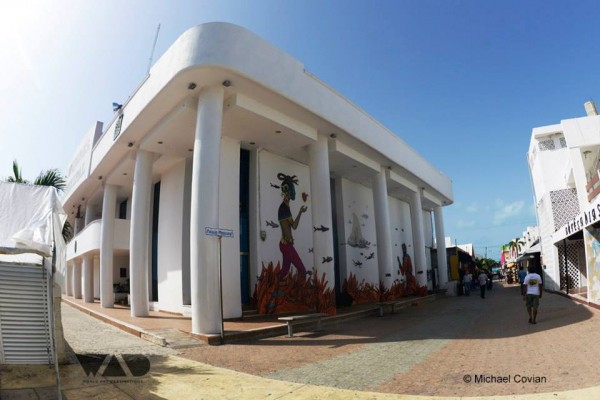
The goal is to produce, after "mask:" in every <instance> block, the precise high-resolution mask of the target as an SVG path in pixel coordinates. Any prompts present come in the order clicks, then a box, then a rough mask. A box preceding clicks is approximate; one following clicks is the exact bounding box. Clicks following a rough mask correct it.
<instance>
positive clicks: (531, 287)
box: [521, 266, 544, 324]
mask: <svg viewBox="0 0 600 400" xmlns="http://www.w3.org/2000/svg"><path fill="white" fill-rule="evenodd" d="M534 271H535V268H534V267H533V266H530V267H529V273H528V274H527V276H525V279H524V280H523V285H522V286H521V294H522V295H523V300H525V306H526V307H527V314H529V323H530V324H535V323H536V318H537V313H538V307H539V306H540V299H541V298H542V293H543V292H544V285H543V284H542V277H541V276H540V275H539V274H536V273H535V272H534Z"/></svg>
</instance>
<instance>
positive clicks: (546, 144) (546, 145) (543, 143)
mask: <svg viewBox="0 0 600 400" xmlns="http://www.w3.org/2000/svg"><path fill="white" fill-rule="evenodd" d="M538 145H539V147H540V151H548V150H554V149H555V146H554V139H546V140H540V142H539V143H538Z"/></svg>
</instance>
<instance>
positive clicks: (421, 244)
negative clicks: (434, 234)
mask: <svg viewBox="0 0 600 400" xmlns="http://www.w3.org/2000/svg"><path fill="white" fill-rule="evenodd" d="M410 220H411V223H412V230H413V243H414V252H415V265H414V268H415V277H416V278H417V284H418V285H419V286H427V257H426V256H425V228H424V226H423V206H422V204H421V190H420V189H418V190H417V191H416V192H413V193H412V195H411V202H410Z"/></svg>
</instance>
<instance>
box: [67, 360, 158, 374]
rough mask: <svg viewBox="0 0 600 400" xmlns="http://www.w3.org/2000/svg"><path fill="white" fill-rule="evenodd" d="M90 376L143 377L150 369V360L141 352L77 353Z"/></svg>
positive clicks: (80, 362)
mask: <svg viewBox="0 0 600 400" xmlns="http://www.w3.org/2000/svg"><path fill="white" fill-rule="evenodd" d="M76 356H77V361H79V364H80V365H81V367H82V368H83V370H84V372H85V375H86V376H87V377H88V378H99V377H104V378H132V377H136V378H139V377H142V376H144V375H146V374H147V373H148V371H150V360H149V359H148V358H147V357H146V356H143V355H141V354H76Z"/></svg>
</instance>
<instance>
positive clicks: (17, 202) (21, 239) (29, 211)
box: [0, 182, 67, 284]
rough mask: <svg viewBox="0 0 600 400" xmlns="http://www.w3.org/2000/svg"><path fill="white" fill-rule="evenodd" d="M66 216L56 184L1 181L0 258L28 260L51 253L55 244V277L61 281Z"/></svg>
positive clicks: (14, 260)
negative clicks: (45, 184)
mask: <svg viewBox="0 0 600 400" xmlns="http://www.w3.org/2000/svg"><path fill="white" fill-rule="evenodd" d="M66 219H67V215H66V213H65V212H64V210H63V207H62V204H61V203H60V200H59V199H58V195H57V193H56V189H55V188H53V187H48V186H31V185H24V184H19V183H6V182H0V261H6V262H22V263H27V262H31V260H32V258H31V256H30V255H31V254H38V255H40V256H44V257H51V256H52V250H53V247H54V248H55V249H56V272H55V280H56V281H57V283H59V284H60V283H62V278H63V276H64V270H65V242H64V240H63V238H62V227H63V225H64V223H65V221H66ZM14 255H25V256H14ZM37 258H39V257H37Z"/></svg>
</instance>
